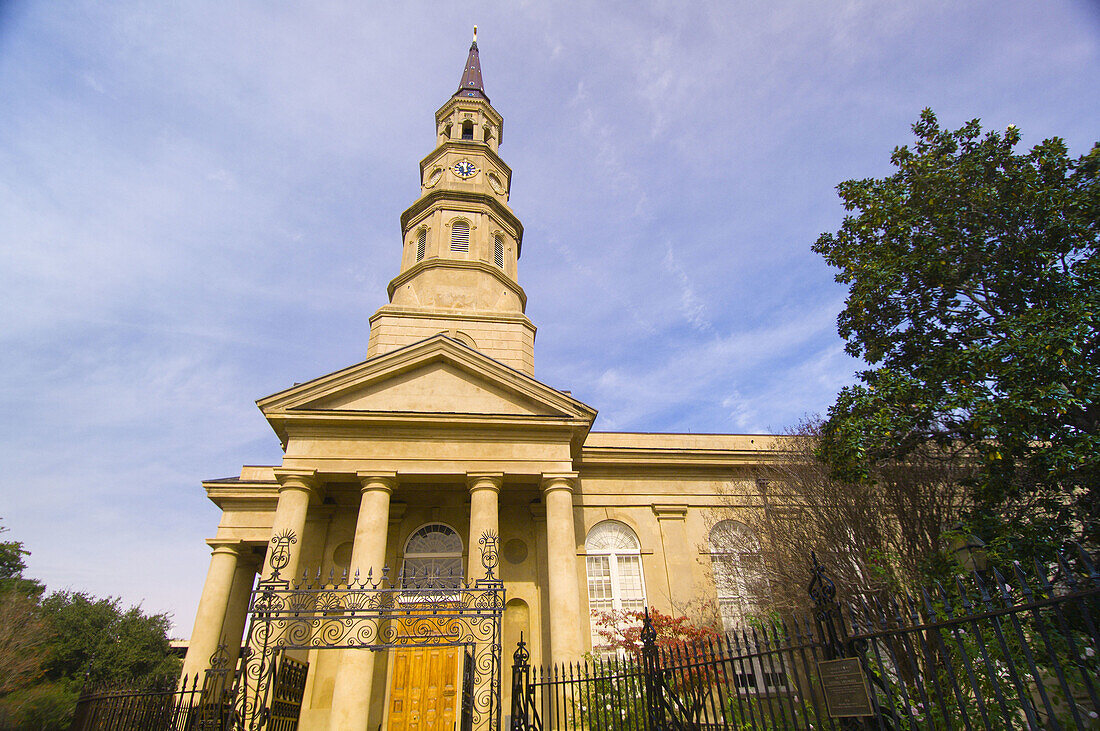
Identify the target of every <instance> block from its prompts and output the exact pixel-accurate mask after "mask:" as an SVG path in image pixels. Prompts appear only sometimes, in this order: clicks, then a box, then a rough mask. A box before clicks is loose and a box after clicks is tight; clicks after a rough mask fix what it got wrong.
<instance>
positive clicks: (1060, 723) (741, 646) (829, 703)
mask: <svg viewBox="0 0 1100 731" xmlns="http://www.w3.org/2000/svg"><path fill="white" fill-rule="evenodd" d="M810 596H811V598H812V599H813V606H812V607H811V608H808V609H809V610H810V611H808V612H807V613H805V614H799V615H795V616H791V617H787V618H778V617H775V618H764V619H761V620H758V621H755V622H753V624H752V626H749V627H746V628H744V629H742V630H738V631H737V632H735V633H730V634H727V635H723V636H716V637H714V638H711V639H707V640H702V641H696V642H692V643H672V644H666V645H659V644H658V638H657V637H656V632H655V631H654V628H653V625H652V623H651V622H650V621H649V617H648V612H647V614H646V619H645V623H644V626H643V631H642V647H641V649H640V651H637V652H633V653H628V654H626V655H622V656H610V657H593V656H589V657H588V658H587V659H586V660H583V661H581V662H578V663H572V664H559V665H552V666H547V667H541V668H532V667H529V666H528V664H527V660H528V654H527V651H526V648H525V646H524V645H523V643H522V641H521V643H520V647H519V648H518V649H517V651H516V653H515V656H514V663H513V689H512V721H511V728H512V729H513V730H514V731H528V730H529V729H538V730H540V731H541V730H542V729H585V730H590V729H591V730H594V729H601V730H602V729H609V730H610V729H615V730H618V729H632V730H633V729H636V730H639V731H643V730H644V731H663V730H664V729H700V730H702V729H707V730H708V731H709V730H710V729H738V730H744V729H850V728H867V729H873V728H877V729H883V731H886V730H887V729H899V730H900V729H913V730H917V729H967V730H968V731H969V730H970V729H1017V728H1019V729H1062V728H1073V729H1100V699H1098V695H1100V692H1098V691H1100V633H1098V627H1100V622H1098V620H1100V574H1098V573H1097V571H1096V569H1095V567H1094V565H1093V563H1092V562H1091V560H1090V557H1089V555H1088V554H1087V553H1086V552H1085V551H1083V550H1080V549H1079V550H1078V551H1077V553H1076V555H1075V556H1073V557H1066V556H1059V557H1058V558H1057V559H1056V560H1055V561H1053V562H1052V563H1051V564H1049V565H1041V564H1035V565H1033V566H1032V567H1031V570H1030V571H1025V570H1024V568H1023V566H1021V565H1020V564H1019V563H1014V564H1013V565H1012V566H1011V567H1010V569H1009V570H1008V571H1007V572H1002V571H1000V570H998V569H993V570H991V571H988V572H986V573H985V574H984V575H983V574H979V573H975V574H973V575H972V576H970V577H967V578H965V579H964V578H961V577H960V578H959V579H957V580H956V581H955V582H954V584H953V585H952V586H950V587H942V586H938V585H937V586H934V587H931V588H930V589H928V590H926V591H922V592H921V593H920V594H919V595H916V596H912V595H908V594H898V595H896V596H888V597H860V598H857V599H855V600H852V601H846V602H844V603H843V604H841V603H839V602H837V599H836V592H835V588H834V587H833V584H832V582H831V581H830V580H829V578H828V575H827V574H826V572H825V570H824V569H823V568H822V567H821V566H820V564H818V563H817V561H816V558H813V570H812V581H811V583H810Z"/></svg>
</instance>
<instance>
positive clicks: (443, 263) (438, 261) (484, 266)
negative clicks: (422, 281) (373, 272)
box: [372, 257, 527, 319]
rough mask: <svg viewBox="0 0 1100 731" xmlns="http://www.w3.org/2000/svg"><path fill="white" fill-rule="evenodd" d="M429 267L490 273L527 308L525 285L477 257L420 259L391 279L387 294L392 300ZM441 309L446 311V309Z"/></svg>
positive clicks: (521, 305)
mask: <svg viewBox="0 0 1100 731" xmlns="http://www.w3.org/2000/svg"><path fill="white" fill-rule="evenodd" d="M429 269H475V270H477V271H480V272H482V273H484V274H488V275H489V276H491V277H493V278H495V279H497V280H498V281H499V282H500V283H501V284H503V285H504V286H505V287H507V288H508V289H510V290H512V292H513V293H515V295H516V296H517V297H519V301H520V307H522V308H524V309H527V293H526V292H524V291H523V287H521V286H519V283H517V282H516V281H515V280H514V279H512V278H511V277H509V276H508V275H507V274H505V273H504V272H503V271H502V270H501V269H500V267H497V266H493V265H492V264H489V263H488V262H485V261H480V260H476V259H475V260H470V259H444V258H440V257H430V258H428V259H424V260H422V261H418V262H416V263H415V264H413V265H412V266H411V267H409V268H408V269H406V270H405V271H403V272H401V273H400V274H398V275H397V276H396V277H394V278H393V279H392V280H391V281H390V284H389V286H388V287H386V294H387V295H388V296H389V298H390V299H391V300H392V299H393V293H394V292H396V291H397V288H398V287H400V286H402V285H403V284H405V283H406V282H408V281H409V280H410V279H412V278H414V277H416V276H417V275H418V274H420V273H421V272H424V271H427V270H429ZM383 306H384V305H383ZM440 311H441V312H446V310H440ZM521 314H522V313H521ZM372 319H373V318H372Z"/></svg>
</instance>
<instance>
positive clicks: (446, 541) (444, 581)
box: [401, 523, 463, 589]
mask: <svg viewBox="0 0 1100 731" xmlns="http://www.w3.org/2000/svg"><path fill="white" fill-rule="evenodd" d="M401 576H402V586H404V587H406V588H414V589H420V588H424V589H434V588H454V587H458V586H460V585H461V584H462V577H463V572H462V538H461V537H460V536H459V535H458V533H457V532H456V531H455V529H454V528H452V527H451V526H449V525H446V524H445V523H428V524H427V525H422V526H420V527H419V528H417V529H416V530H415V531H413V533H412V535H411V536H409V540H408V541H406V542H405V560H404V563H403V564H402V566H401Z"/></svg>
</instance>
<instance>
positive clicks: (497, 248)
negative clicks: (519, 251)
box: [493, 234, 504, 269]
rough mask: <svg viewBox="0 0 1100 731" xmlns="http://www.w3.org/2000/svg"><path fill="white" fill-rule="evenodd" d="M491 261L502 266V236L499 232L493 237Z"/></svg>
mask: <svg viewBox="0 0 1100 731" xmlns="http://www.w3.org/2000/svg"><path fill="white" fill-rule="evenodd" d="M493 263H494V264H496V265H497V266H498V267H500V268H501V269H503V268H504V237H503V236H501V235H500V234H497V235H496V236H494V237H493Z"/></svg>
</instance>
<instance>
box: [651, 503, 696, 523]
mask: <svg viewBox="0 0 1100 731" xmlns="http://www.w3.org/2000/svg"><path fill="white" fill-rule="evenodd" d="M687 512H688V506H687V505H654V506H653V514H654V515H656V516H657V520H684V519H686V518H687Z"/></svg>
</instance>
